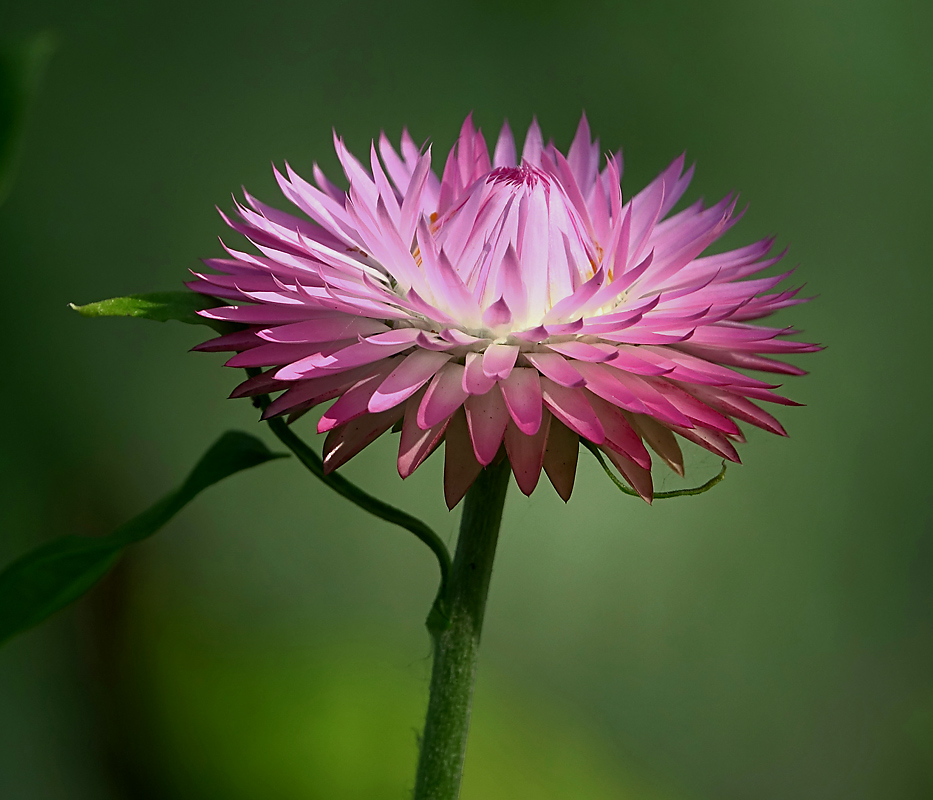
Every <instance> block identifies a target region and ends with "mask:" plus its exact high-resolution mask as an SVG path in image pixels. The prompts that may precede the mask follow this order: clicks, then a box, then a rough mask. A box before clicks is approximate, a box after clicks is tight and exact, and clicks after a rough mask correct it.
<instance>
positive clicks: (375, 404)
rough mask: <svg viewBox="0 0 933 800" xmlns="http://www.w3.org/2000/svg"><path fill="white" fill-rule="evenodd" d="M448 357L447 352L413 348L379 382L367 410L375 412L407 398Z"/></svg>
mask: <svg viewBox="0 0 933 800" xmlns="http://www.w3.org/2000/svg"><path fill="white" fill-rule="evenodd" d="M450 358H451V356H450V355H449V354H448V353H439V352H437V351H434V350H415V352H414V353H411V354H410V355H408V356H406V358H405V360H404V361H402V363H401V364H399V365H398V366H397V367H396V368H395V369H394V370H392V372H391V373H390V374H389V376H388V377H386V379H385V380H384V381H383V382H382V384H380V386H379V388H378V389H377V390H376V392H375V393H374V394H373V396H372V399H370V401H369V411H370V412H371V413H373V414H377V413H379V412H380V411H385V410H386V409H389V408H393V407H394V406H397V405H398V404H399V403H401V402H402V401H403V400H407V399H408V398H409V397H411V396H412V395H413V394H414V393H415V392H417V391H418V390H419V389H420V388H421V387H422V386H424V384H426V383H427V382H428V381H429V380H431V378H433V377H434V375H435V374H436V373H437V371H438V370H439V369H440V368H441V367H442V366H444V364H446V363H447V362H448V361H450Z"/></svg>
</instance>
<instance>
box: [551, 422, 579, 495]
mask: <svg viewBox="0 0 933 800" xmlns="http://www.w3.org/2000/svg"><path fill="white" fill-rule="evenodd" d="M548 416H549V417H550V416H551V415H550V414H548ZM579 452H580V437H579V436H578V435H577V434H576V433H574V432H573V431H572V430H570V428H568V427H567V426H566V425H564V424H563V423H562V422H558V421H557V420H556V419H553V418H551V424H550V430H549V431H548V437H547V449H546V450H545V451H544V471H545V472H546V473H547V476H548V479H549V480H550V481H551V485H552V486H553V487H554V488H555V489H556V490H557V494H558V495H560V498H561V499H562V500H563V501H564V502H565V503H566V502H567V501H568V500H570V494H571V492H573V483H574V478H575V476H576V474H577V455H578V454H579Z"/></svg>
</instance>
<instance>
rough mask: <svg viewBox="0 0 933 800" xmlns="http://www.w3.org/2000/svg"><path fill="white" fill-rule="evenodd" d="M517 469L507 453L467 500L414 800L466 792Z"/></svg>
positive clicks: (448, 798)
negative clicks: (499, 554)
mask: <svg viewBox="0 0 933 800" xmlns="http://www.w3.org/2000/svg"><path fill="white" fill-rule="evenodd" d="M510 474H511V472H510V469H509V462H508V460H507V459H505V458H503V459H502V461H500V462H499V463H498V464H496V465H494V466H489V467H487V468H486V469H484V470H483V471H482V473H480V476H479V477H478V478H477V479H476V482H475V483H474V484H473V486H472V487H470V490H469V491H468V492H467V495H466V499H465V501H464V508H463V517H462V518H461V520H460V538H459V539H458V541H457V552H456V555H455V556H454V562H453V567H452V569H451V573H450V581H449V584H448V588H447V598H448V606H447V609H448V613H449V619H450V624H449V625H448V626H447V627H445V628H443V629H440V628H433V629H432V630H431V634H432V636H433V639H434V669H433V671H432V674H431V695H430V699H429V700H428V713H427V720H426V722H425V726H424V736H423V737H422V740H421V757H420V759H419V762H418V775H417V778H416V780H415V795H414V800H456V798H457V797H459V795H460V779H461V775H462V773H463V757H464V754H465V752H466V743H467V733H468V732H469V728H470V708H471V705H472V702H473V679H474V676H475V675H476V662H477V653H478V650H479V640H480V632H481V631H482V627H483V613H484V611H485V609H486V596H487V594H488V592H489V579H490V577H491V576H492V562H493V558H494V556H495V554H496V541H497V540H498V538H499V525H500V523H501V521H502V508H503V505H504V504H505V493H506V490H507V489H508V487H509V475H510Z"/></svg>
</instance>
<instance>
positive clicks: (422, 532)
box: [247, 369, 451, 626]
mask: <svg viewBox="0 0 933 800" xmlns="http://www.w3.org/2000/svg"><path fill="white" fill-rule="evenodd" d="M247 373H248V374H249V375H251V376H252V375H254V374H256V371H255V370H249V369H248V370H247ZM270 402H271V401H270V399H269V396H268V395H259V396H257V397H254V398H253V405H255V406H256V407H257V408H259V409H262V410H263V411H265V410H266V408H268V407H269V403H270ZM266 422H267V423H268V425H269V428H270V429H271V430H272V432H273V433H274V434H275V435H276V437H278V440H279V441H280V442H282V444H284V445H285V446H286V447H287V448H288V449H289V450H291V451H292V452H293V453H294V454H295V455H296V456H297V457H298V460H299V461H300V462H301V463H302V464H303V465H304V466H305V467H307V468H308V470H309V471H310V472H311V473H312V474H313V475H314V476H315V477H317V478H319V479H320V480H321V481H323V482H324V483H325V484H327V486H329V487H330V488H331V489H333V490H334V491H335V492H337V494H339V495H342V496H343V497H345V498H347V500H349V501H350V502H351V503H355V504H356V505H358V506H359V507H360V508H362V509H363V510H364V511H368V512H369V513H370V514H372V515H373V516H376V517H379V518H380V519H384V520H385V521H386V522H391V523H392V524H393V525H398V526H399V527H401V528H404V529H405V530H407V531H410V532H411V533H413V534H414V535H415V536H417V537H418V539H420V540H421V541H422V542H424V543H425V544H426V545H427V546H428V547H429V548H430V549H431V552H432V553H434V555H435V557H436V558H437V564H438V567H439V568H440V571H441V582H440V586H439V587H438V590H437V596H436V597H435V599H434V605H433V606H432V607H431V613H430V614H429V615H428V624H429V625H438V626H443V625H446V621H447V610H446V606H445V602H444V600H445V598H446V595H447V581H448V576H449V574H450V568H451V567H450V553H449V552H448V550H447V545H445V544H444V542H443V540H442V539H441V537H440V536H438V535H437V534H436V533H435V532H434V531H433V530H432V529H431V528H429V527H428V526H427V525H425V524H424V523H423V522H422V521H421V520H420V519H418V518H417V517H413V516H412V515H411V514H406V513H405V512H404V511H402V510H401V509H398V508H396V507H395V506H392V505H389V504H388V503H385V502H383V501H382V500H380V499H379V498H377V497H373V496H372V495H371V494H369V492H364V491H363V490H362V489H360V488H359V487H358V486H356V485H355V484H354V483H351V482H350V481H348V480H347V479H346V478H344V477H343V476H342V475H338V474H337V473H336V472H331V473H325V472H324V464H323V462H322V461H321V457H320V456H319V455H318V454H317V453H315V452H314V451H313V450H312V449H311V448H310V447H309V446H308V445H307V444H306V443H305V442H304V441H303V440H302V439H301V438H300V437H299V436H297V435H296V434H295V433H294V432H293V431H292V429H291V428H289V426H288V425H287V424H286V423H285V420H283V419H281V418H280V417H273V418H272V419H269V420H266Z"/></svg>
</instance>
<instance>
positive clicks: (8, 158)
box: [0, 32, 55, 204]
mask: <svg viewBox="0 0 933 800" xmlns="http://www.w3.org/2000/svg"><path fill="white" fill-rule="evenodd" d="M54 49H55V37H54V36H53V35H52V34H50V33H48V32H45V33H39V34H37V35H35V36H33V37H31V38H29V39H27V40H25V41H23V42H20V43H18V44H15V45H6V46H4V47H2V48H0V204H2V203H3V201H4V200H6V198H7V195H9V193H10V187H11V185H12V183H13V172H14V168H15V166H16V160H17V157H18V155H19V150H20V146H21V144H22V139H23V128H24V125H25V121H26V116H27V113H28V111H29V106H30V104H31V101H32V98H33V96H34V95H35V93H36V91H37V89H38V87H39V79H40V78H41V76H42V72H43V70H44V69H45V65H46V63H47V62H48V60H49V56H50V55H51V54H52V51H53V50H54Z"/></svg>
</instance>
